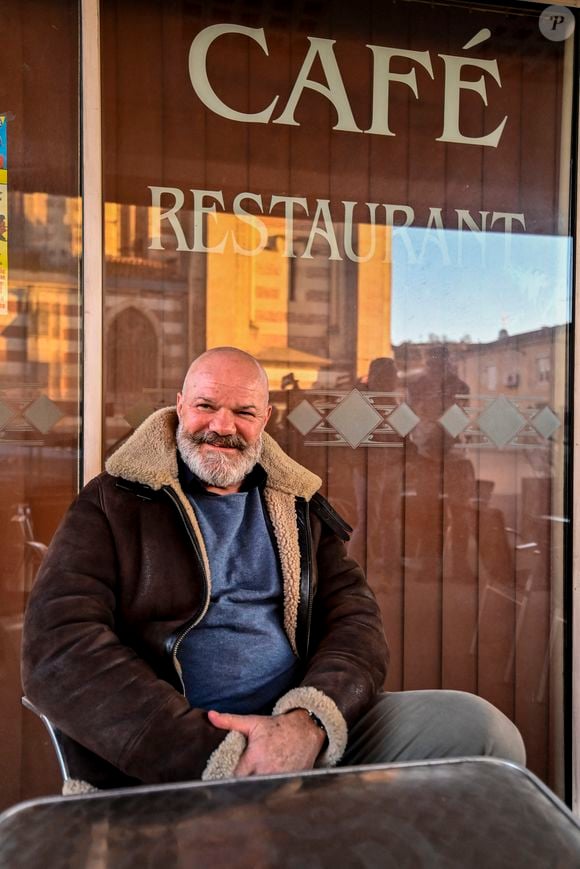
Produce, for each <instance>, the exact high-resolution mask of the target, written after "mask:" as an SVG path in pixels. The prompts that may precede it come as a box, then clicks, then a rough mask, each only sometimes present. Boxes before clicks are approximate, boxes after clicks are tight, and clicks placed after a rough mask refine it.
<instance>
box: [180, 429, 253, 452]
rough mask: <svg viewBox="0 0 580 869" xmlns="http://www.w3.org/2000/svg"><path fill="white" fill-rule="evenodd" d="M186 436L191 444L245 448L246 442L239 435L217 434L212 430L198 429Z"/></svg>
mask: <svg viewBox="0 0 580 869" xmlns="http://www.w3.org/2000/svg"><path fill="white" fill-rule="evenodd" d="M187 437H188V438H189V440H190V441H191V443H192V444H195V445H196V446H198V445H199V444H210V446H215V447H229V448H230V449H234V450H240V452H243V450H245V449H247V447H248V444H247V442H246V441H245V440H244V438H243V437H240V435H219V434H216V432H214V431H200V432H195V433H194V434H188V435H187Z"/></svg>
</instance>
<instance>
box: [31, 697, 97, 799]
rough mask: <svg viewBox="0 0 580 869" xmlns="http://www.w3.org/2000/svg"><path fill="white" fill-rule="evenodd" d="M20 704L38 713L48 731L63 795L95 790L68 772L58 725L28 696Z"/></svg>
mask: <svg viewBox="0 0 580 869" xmlns="http://www.w3.org/2000/svg"><path fill="white" fill-rule="evenodd" d="M22 705H23V706H24V708H25V709H29V710H30V712H34V714H35V715H38V717H39V718H40V720H41V721H42V723H43V724H44V726H45V727H46V729H47V731H48V735H49V736H50V741H51V743H52V747H53V748H54V753H55V754H56V759H57V762H58V767H59V770H60V774H61V775H62V793H63V795H64V796H68V795H71V794H87V793H92V792H93V791H96V790H97V788H95V787H94V786H93V785H91V784H89V783H88V782H85V781H82V780H81V779H77V778H74V777H73V776H72V775H71V774H70V769H69V765H68V762H67V757H66V752H65V748H64V745H63V740H62V734H61V731H60V730H59V729H58V727H55V726H54V724H53V723H52V721H51V720H50V718H47V717H46V715H44V713H42V712H41V711H40V709H38V708H37V707H36V706H35V705H34V703H31V702H30V700H29V699H28V697H22Z"/></svg>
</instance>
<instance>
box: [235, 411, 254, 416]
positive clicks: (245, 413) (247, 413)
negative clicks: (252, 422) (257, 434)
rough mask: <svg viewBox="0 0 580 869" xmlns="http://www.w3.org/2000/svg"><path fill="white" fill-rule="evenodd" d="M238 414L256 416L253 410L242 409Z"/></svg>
mask: <svg viewBox="0 0 580 869" xmlns="http://www.w3.org/2000/svg"><path fill="white" fill-rule="evenodd" d="M238 414H239V416H250V417H253V416H254V414H253V413H252V411H251V410H240V411H238Z"/></svg>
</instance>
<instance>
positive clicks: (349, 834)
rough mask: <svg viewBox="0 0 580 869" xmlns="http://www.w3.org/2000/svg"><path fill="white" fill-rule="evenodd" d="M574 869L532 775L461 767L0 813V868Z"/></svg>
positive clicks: (125, 793) (137, 792)
mask: <svg viewBox="0 0 580 869" xmlns="http://www.w3.org/2000/svg"><path fill="white" fill-rule="evenodd" d="M20 866H22V867H27V869H33V867H42V869H59V867H67V869H76V867H89V869H97V867H98V869H105V867H114V869H121V867H127V869H134V867H139V869H144V867H162V869H172V867H206V866H207V867H212V869H222V867H224V869H225V867H228V869H231V867H252V869H262V867H264V869H265V867H288V869H302V867H308V869H315V867H328V869H330V867H332V869H350V867H353V869H354V867H357V869H359V867H372V869H375V867H381V869H382V867H397V869H400V867H429V869H432V867H446V869H447V867H461V869H465V867H469V869H471V867H480V866H481V867H486V869H487V867H490V869H493V867H506V869H507V867H509V869H514V867H520V866H521V867H525V869H531V867H541V869H546V867H563V869H564V867H565V869H571V867H580V825H579V824H578V823H577V821H576V820H575V818H574V816H573V815H572V814H571V812H570V811H569V810H568V809H567V808H566V806H565V805H564V804H563V803H562V802H561V801H560V800H559V799H558V798H557V797H555V796H554V795H553V794H552V793H551V792H550V791H549V790H548V789H547V788H546V787H545V786H544V785H543V784H542V783H541V782H540V781H539V780H538V779H537V778H536V777H535V776H533V775H532V774H531V773H529V772H527V771H526V770H524V769H521V768H520V767H517V766H515V765H513V764H509V763H504V762H501V761H496V760H486V759H466V760H462V759H459V760H449V761H430V762H423V763H407V764H390V765H382V766H361V767H349V768H344V769H339V770H329V771H314V772H309V773H300V774H295V775H290V776H267V777H262V778H254V779H252V778H250V779H242V780H237V781H229V782H223V783H215V784H205V783H200V782H193V783H187V784H178V785H161V786H157V787H140V788H133V789H130V790H129V789H126V790H119V791H106V792H102V793H99V794H94V795H93V794H92V795H88V796H81V797H54V798H44V799H38V800H33V801H30V802H27V803H21V804H20V805H17V806H14V807H13V808H11V809H9V810H8V811H7V812H5V813H4V814H3V815H2V816H0V867H2V869H4V867H9V869H15V867H20Z"/></svg>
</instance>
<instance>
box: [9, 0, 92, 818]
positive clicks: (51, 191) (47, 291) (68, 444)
mask: <svg viewBox="0 0 580 869" xmlns="http://www.w3.org/2000/svg"><path fill="white" fill-rule="evenodd" d="M78 32H79V28H78V10H77V3H76V2H69V0H46V2H43V3H37V2H32V0H20V2H10V0H8V2H4V3H2V34H3V39H2V50H1V51H0V202H1V208H0V212H2V213H1V214H0V362H1V367H2V378H1V382H0V479H1V485H0V514H1V515H0V662H1V663H0V708H1V709H2V710H3V713H2V716H3V727H2V740H0V768H1V769H2V793H1V797H0V808H2V807H5V806H8V805H10V804H12V803H15V802H17V801H18V800H19V799H21V798H24V797H30V796H33V795H35V794H40V793H47V792H56V791H58V788H59V778H60V777H59V775H58V773H57V769H56V762H55V760H54V754H53V751H52V749H51V747H50V745H49V741H48V737H47V735H46V734H45V732H44V729H43V727H42V725H41V724H40V722H39V721H37V720H36V718H35V717H34V716H33V715H31V713H30V712H27V711H25V710H24V709H23V708H22V706H21V703H20V698H21V694H22V688H21V685H20V669H19V660H20V640H21V631H22V614H23V610H24V606H25V604H26V600H27V597H28V593H29V591H30V588H31V585H32V583H33V581H34V577H35V574H36V571H37V568H38V565H39V563H40V561H41V559H42V556H43V554H44V551H45V549H46V546H47V544H48V543H49V542H50V539H51V537H52V534H53V532H54V530H55V529H56V527H57V525H58V523H59V521H60V519H61V517H62V515H63V513H64V511H65V510H66V507H67V506H68V504H69V503H70V502H71V501H72V499H73V497H74V495H75V494H76V492H77V489H78V466H79V428H80V419H79V401H80V394H79V378H80V328H81V308H80V297H79V256H80V249H81V205H80V198H79V160H78V124H79V109H78V77H79V67H78V63H79V58H78Z"/></svg>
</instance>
